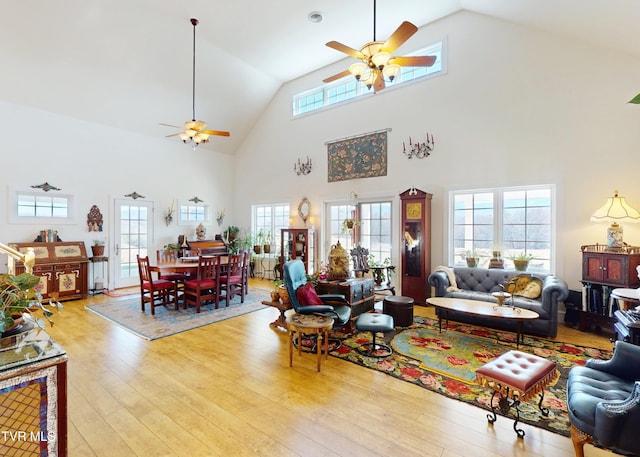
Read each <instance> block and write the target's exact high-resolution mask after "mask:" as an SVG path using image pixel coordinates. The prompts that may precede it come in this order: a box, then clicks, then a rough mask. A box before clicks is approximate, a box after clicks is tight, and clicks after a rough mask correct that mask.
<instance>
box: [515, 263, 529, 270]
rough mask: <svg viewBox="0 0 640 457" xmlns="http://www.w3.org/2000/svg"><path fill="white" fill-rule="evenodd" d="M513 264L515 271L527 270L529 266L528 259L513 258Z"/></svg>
mask: <svg viewBox="0 0 640 457" xmlns="http://www.w3.org/2000/svg"><path fill="white" fill-rule="evenodd" d="M513 266H514V267H515V269H516V270H517V271H527V268H529V261H528V260H514V261H513Z"/></svg>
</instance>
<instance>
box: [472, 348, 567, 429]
mask: <svg viewBox="0 0 640 457" xmlns="http://www.w3.org/2000/svg"><path fill="white" fill-rule="evenodd" d="M559 376H560V373H559V372H558V370H556V364H555V363H554V362H550V361H548V360H546V359H543V358H542V357H538V356H537V355H532V354H526V353H524V352H520V351H509V352H506V353H504V354H502V355H501V356H500V357H498V358H497V359H495V360H492V361H491V362H488V363H486V364H484V365H482V366H481V367H480V368H478V369H477V370H476V381H478V382H479V383H480V384H482V385H483V386H489V387H491V388H492V389H493V395H492V396H491V402H490V405H491V414H487V420H488V421H489V423H490V424H493V423H494V422H495V421H496V418H497V416H496V409H497V408H496V406H494V404H493V399H494V398H495V396H496V395H498V394H499V395H500V398H499V400H498V405H497V406H498V407H499V408H500V412H501V413H502V414H504V415H505V416H506V415H507V414H508V413H509V410H510V409H511V408H512V407H513V408H514V409H515V421H514V422H513V430H515V432H516V434H517V435H518V437H519V438H523V437H524V430H522V429H519V428H518V427H517V426H518V421H519V420H520V410H519V409H518V407H519V406H520V402H522V401H528V400H529V399H530V398H532V397H534V396H535V395H537V394H538V393H539V394H540V401H539V402H538V408H539V409H540V412H541V413H542V415H543V416H548V415H549V409H548V408H543V407H542V400H543V399H544V388H545V387H547V386H548V385H549V384H551V383H554V382H556V381H557V380H558V378H559Z"/></svg>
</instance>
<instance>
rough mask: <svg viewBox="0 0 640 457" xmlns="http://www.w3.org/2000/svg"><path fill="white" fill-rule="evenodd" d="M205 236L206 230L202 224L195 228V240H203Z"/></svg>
mask: <svg viewBox="0 0 640 457" xmlns="http://www.w3.org/2000/svg"><path fill="white" fill-rule="evenodd" d="M206 236H207V229H206V228H205V226H204V225H202V222H201V223H200V224H199V225H198V226H197V227H196V238H197V240H198V241H202V240H205V239H206Z"/></svg>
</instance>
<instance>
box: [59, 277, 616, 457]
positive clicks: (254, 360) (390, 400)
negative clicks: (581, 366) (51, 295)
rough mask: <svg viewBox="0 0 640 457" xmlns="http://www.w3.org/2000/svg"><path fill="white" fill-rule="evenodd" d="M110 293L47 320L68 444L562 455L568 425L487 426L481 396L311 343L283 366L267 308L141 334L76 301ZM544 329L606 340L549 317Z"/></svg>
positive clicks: (273, 313)
mask: <svg viewBox="0 0 640 457" xmlns="http://www.w3.org/2000/svg"><path fill="white" fill-rule="evenodd" d="M251 287H252V289H253V288H254V287H260V288H263V289H266V290H270V289H271V283H270V282H269V281H253V280H252V282H251ZM112 300H113V299H112V298H110V297H106V296H100V295H98V296H95V297H90V298H88V299H87V300H76V301H73V302H65V309H64V310H63V312H62V314H61V315H60V316H57V317H56V319H55V321H56V324H55V326H54V327H53V328H52V329H51V330H50V331H49V333H50V334H51V335H52V336H53V337H54V338H55V339H56V341H58V342H59V343H60V344H61V345H62V346H63V347H64V348H65V349H66V351H67V353H68V356H69V380H68V391H69V395H68V399H69V404H68V413H69V449H70V455H73V456H76V455H78V456H89V457H93V456H95V457H113V456H127V457H129V456H140V457H143V456H144V457H147V456H151V455H154V456H183V455H190V456H203V457H204V456H229V455H234V456H247V457H249V456H269V457H271V456H275V455H277V456H292V457H293V456H304V457H309V456H312V457H313V456H323V457H324V456H334V457H341V456H345V457H346V456H348V457H353V456H363V457H364V456H366V457H369V456H374V457H375V456H389V455H393V456H434V457H436V456H437V457H462V456H467V455H474V456H478V457H496V456H503V455H513V456H518V457H542V456H545V457H546V456H549V455H553V456H554V457H555V456H559V457H571V456H572V455H573V448H572V445H571V440H570V439H569V438H566V437H563V436H559V435H556V434H553V433H550V432H547V431H544V430H542V429H537V428H535V427H532V426H529V425H527V424H524V425H523V427H524V429H525V431H526V436H525V438H524V440H519V439H517V438H516V435H515V433H514V432H513V429H512V421H511V420H508V419H506V418H503V417H499V418H498V421H497V422H496V424H494V425H493V426H490V425H488V424H487V421H486V411H485V410H483V409H481V408H477V407H474V406H470V405H468V404H465V403H462V402H458V401H455V400H451V399H448V398H446V397H444V396H442V395H439V394H436V393H434V392H430V391H427V390H426V389H422V388H420V387H418V386H415V385H412V384H410V383H407V382H404V381H401V380H398V379H394V378H392V377H391V376H387V375H385V374H383V373H380V372H376V371H374V370H368V369H365V368H362V367H359V366H357V365H355V364H352V363H350V362H347V361H344V360H339V359H336V358H333V357H330V358H329V359H328V360H324V359H323V360H322V371H321V372H320V373H318V372H317V371H316V359H315V356H314V355H313V354H303V355H302V356H300V357H298V355H297V354H296V355H295V356H294V360H293V367H291V368H290V367H289V359H288V342H287V335H286V333H285V332H282V331H278V330H274V329H272V328H271V327H269V323H270V322H272V321H273V320H274V319H275V318H276V317H277V314H278V311H277V310H275V309H273V308H267V309H264V310H260V311H256V312H253V313H250V314H247V315H243V316H239V317H237V318H233V319H229V320H226V321H222V322H218V323H215V324H212V325H208V326H205V327H201V328H199V329H195V330H192V331H189V332H184V333H180V334H177V335H173V336H170V337H167V338H163V339H160V340H155V341H146V340H143V339H141V338H139V337H137V336H135V335H133V334H131V333H129V332H127V331H125V330H123V329H121V328H119V327H117V326H116V325H114V324H112V323H110V322H108V321H107V320H105V319H104V318H102V317H100V316H98V315H96V314H94V313H92V312H90V311H88V310H86V309H85V305H87V304H92V303H99V302H105V301H112ZM415 313H416V315H424V316H427V317H433V310H432V309H431V308H429V307H416V309H415ZM557 340H558V341H571V342H574V343H576V344H582V345H587V346H594V345H595V346H597V347H605V348H611V343H610V342H609V341H608V339H607V337H606V336H600V335H594V334H591V333H582V332H579V331H577V330H575V329H572V328H569V327H566V326H564V325H562V324H561V325H560V331H559V335H558V338H557ZM586 455H587V456H588V457H603V456H610V455H612V454H611V453H610V452H608V451H604V450H602V449H598V448H595V447H593V446H590V445H588V446H586Z"/></svg>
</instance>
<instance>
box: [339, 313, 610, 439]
mask: <svg viewBox="0 0 640 457" xmlns="http://www.w3.org/2000/svg"><path fill="white" fill-rule="evenodd" d="M337 336H340V337H341V338H342V343H343V344H342V346H341V347H339V348H338V349H337V350H335V351H333V352H331V355H332V356H334V357H338V358H341V359H344V360H348V361H350V362H353V363H355V364H358V365H362V366H364V367H367V368H371V369H374V370H378V371H381V372H383V373H386V374H388V375H390V376H393V377H396V378H398V379H402V380H403V381H407V382H410V383H412V384H415V385H417V386H420V387H423V388H426V389H429V390H432V391H434V392H437V393H439V394H442V395H445V396H447V397H450V398H453V399H456V400H460V401H463V402H466V403H470V404H473V405H475V406H478V407H481V408H484V409H485V410H487V412H488V410H489V409H490V407H489V404H490V401H491V395H492V393H493V391H492V390H491V389H489V388H484V387H482V386H480V385H479V384H477V383H476V382H475V371H476V369H477V368H478V367H480V366H482V365H484V364H485V363H487V362H488V361H490V360H493V359H495V358H496V357H498V356H500V355H501V354H503V353H505V352H507V351H509V350H511V349H516V344H515V334H514V333H511V332H500V331H496V330H491V329H486V328H482V327H476V326H472V325H463V324H456V323H451V322H450V323H449V325H448V327H447V326H446V325H445V323H443V331H442V332H439V330H438V321H437V320H434V319H429V318H423V317H416V318H414V324H413V325H412V326H411V327H409V328H407V329H397V330H396V332H393V334H391V333H390V334H387V335H385V338H383V340H384V342H386V343H388V344H390V345H391V347H392V348H393V350H394V353H393V355H391V356H390V357H387V358H380V359H376V358H373V357H366V356H363V355H361V354H360V353H359V352H358V350H357V348H358V347H359V346H360V345H361V344H362V343H366V342H370V341H371V334H370V333H368V332H365V333H360V332H355V333H352V334H350V335H349V334H338V335H337ZM519 350H520V351H523V352H527V353H530V354H535V355H538V356H540V357H544V358H545V359H548V360H551V361H553V362H555V363H556V364H557V367H558V371H559V372H560V378H559V379H558V381H557V382H556V383H555V384H554V385H553V386H549V387H547V388H546V389H545V394H544V402H543V406H544V407H547V408H549V410H550V412H549V415H548V416H547V417H545V416H543V415H542V414H541V413H540V410H539V409H538V406H537V405H538V400H539V396H536V398H535V399H532V400H531V403H528V402H526V403H522V404H521V405H520V422H523V423H526V424H529V425H532V426H535V427H540V428H543V429H546V430H549V431H551V432H554V433H557V434H560V435H564V436H569V426H568V425H569V418H568V416H567V413H566V411H567V407H566V382H567V374H568V372H569V370H570V369H571V367H573V366H576V365H584V364H585V362H586V361H587V360H588V359H590V358H594V359H609V358H610V357H611V354H612V353H611V351H608V350H601V349H595V348H588V347H583V346H577V345H574V344H569V343H561V342H556V341H552V340H547V339H543V338H535V337H529V336H525V340H524V344H521V345H520V347H519ZM494 401H495V400H494ZM479 414H480V413H479ZM510 420H513V416H510Z"/></svg>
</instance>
